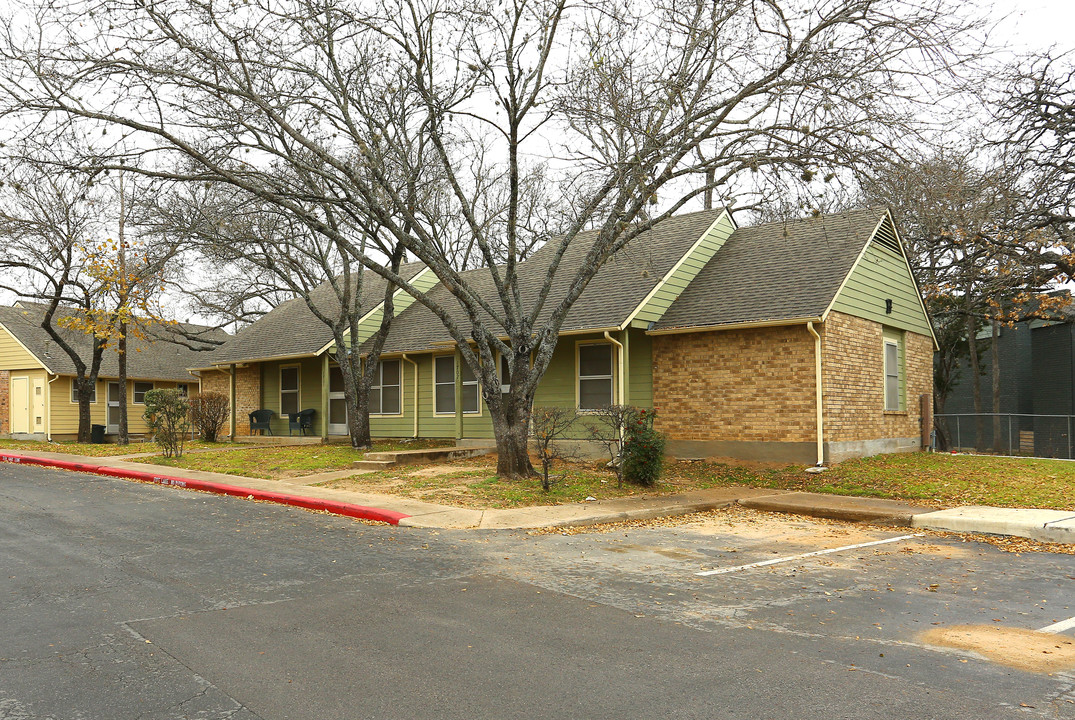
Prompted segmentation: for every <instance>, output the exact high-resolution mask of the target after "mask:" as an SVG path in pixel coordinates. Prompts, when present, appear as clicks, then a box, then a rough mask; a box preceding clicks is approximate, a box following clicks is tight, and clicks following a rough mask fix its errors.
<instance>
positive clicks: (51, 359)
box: [0, 301, 229, 440]
mask: <svg viewBox="0 0 1075 720" xmlns="http://www.w3.org/2000/svg"><path fill="white" fill-rule="evenodd" d="M45 310H46V306H45V305H42V304H39V303H32V302H26V301H20V302H17V303H15V304H14V305H13V306H10V307H0V436H3V437H12V438H20V439H37V440H74V439H76V438H77V437H78V399H77V397H76V393H75V383H74V380H75V377H76V370H75V366H74V363H73V362H72V361H71V358H70V356H68V354H67V353H66V352H65V351H64V350H63V349H62V348H60V347H59V346H58V345H57V344H56V342H55V341H54V340H53V339H52V338H51V337H50V336H49V334H48V333H47V332H46V331H45V329H44V328H43V327H42V326H41V321H42V318H43V317H44V314H45ZM71 312H72V311H71V310H69V309H61V310H59V311H58V312H57V318H59V317H62V316H63V315H66V314H70V313H71ZM182 329H183V330H185V331H187V332H188V333H191V334H192V336H193V337H194V340H190V339H188V338H182V339H180V338H179V337H178V336H177V335H176V334H174V333H173V332H172V331H171V329H170V328H169V326H167V325H154V324H149V325H146V327H145V329H144V331H143V333H144V334H145V337H144V338H142V337H135V336H134V335H131V336H130V337H129V339H128V352H127V425H128V432H130V433H132V434H138V433H144V432H146V429H147V428H146V424H145V420H143V419H142V411H143V410H144V404H145V393H146V392H147V391H149V390H153V389H160V388H177V389H179V390H180V391H181V392H186V393H190V394H193V393H196V392H197V391H198V378H197V377H195V376H193V375H191V374H190V372H189V371H188V370H187V368H188V367H191V366H192V365H196V364H198V360H197V359H196V358H197V356H198V355H199V354H200V353H203V352H205V351H207V350H208V349H211V348H213V347H216V343H219V342H222V341H224V340H225V339H226V338H228V337H229V336H228V335H227V333H224V332H223V331H221V330H215V329H212V328H209V327H205V326H201V325H191V324H184V325H183V327H182ZM59 332H60V335H61V337H63V339H64V342H67V343H68V344H70V345H71V346H72V347H74V348H76V350H78V351H79V352H80V356H81V357H83V358H84V359H85V360H86V361H87V362H88V360H89V356H90V352H91V347H90V346H91V342H90V338H89V336H88V335H86V334H85V333H82V332H80V331H78V330H73V329H66V328H60V329H59ZM118 374H119V364H118V356H117V353H116V352H115V350H114V349H106V350H105V353H104V356H103V357H102V359H101V369H100V372H99V374H98V377H97V383H96V387H95V388H94V394H93V396H92V397H91V399H90V422H91V423H93V424H96V425H104V426H105V432H106V437H107V435H115V434H116V433H118V432H119V394H120V393H119V381H118V379H117V376H118Z"/></svg>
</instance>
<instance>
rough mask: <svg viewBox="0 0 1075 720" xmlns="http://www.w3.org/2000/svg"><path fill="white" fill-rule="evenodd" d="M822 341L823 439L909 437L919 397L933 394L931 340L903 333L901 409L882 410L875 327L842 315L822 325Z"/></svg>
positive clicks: (917, 420)
mask: <svg viewBox="0 0 1075 720" xmlns="http://www.w3.org/2000/svg"><path fill="white" fill-rule="evenodd" d="M823 340H824V342H823V345H822V387H823V388H824V407H825V440H827V441H830V442H840V441H849V440H873V439H877V438H911V437H918V435H919V433H920V432H921V429H920V428H921V417H922V413H921V406H920V404H919V396H920V395H922V394H923V393H925V394H928V395H930V397H931V398H932V393H933V340H932V339H931V338H929V337H926V336H925V335H919V334H917V333H910V332H908V333H905V335H904V368H905V377H906V392H905V396H904V402H905V403H906V409H905V410H904V411H901V412H885V411H884V407H885V397H884V374H885V369H884V351H883V347H884V340H883V338H882V334H881V325H879V324H877V323H875V322H871V321H869V320H863V319H862V318H857V317H854V316H851V315H845V314H843V313H835V312H834V313H832V314H831V315H829V319H828V321H827V322H826V323H825V328H824V334H823Z"/></svg>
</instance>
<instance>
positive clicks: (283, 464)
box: [136, 440, 444, 480]
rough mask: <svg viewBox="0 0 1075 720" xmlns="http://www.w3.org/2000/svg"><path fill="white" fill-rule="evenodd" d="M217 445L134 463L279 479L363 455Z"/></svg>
mask: <svg viewBox="0 0 1075 720" xmlns="http://www.w3.org/2000/svg"><path fill="white" fill-rule="evenodd" d="M443 445H444V441H443V440H440V441H421V440H419V441H415V442H409V443H400V442H396V441H383V442H381V441H378V442H374V444H373V452H383V451H387V450H418V449H420V448H429V447H441V446H443ZM221 447H225V448H228V451H227V452H207V453H191V454H184V455H183V457H181V458H179V459H178V460H177V459H175V458H164V457H150V458H138V459H137V460H136V462H142V463H149V464H152V465H164V466H166V467H178V468H186V469H188V470H204V471H206V472H217V473H227V474H229V475H241V476H243V477H255V478H266V479H269V480H279V479H281V478H290V477H302V476H303V475H313V474H314V473H319V472H327V471H329V470H341V469H345V468H349V467H351V463H352V462H354V461H355V460H361V459H362V458H363V456H364V455H365V453H363V452H361V451H356V450H352V449H351V446H350V445H294V446H285V447H274V446H272V445H262V446H240V447H241V449H239V450H236V449H234V448H235V447H236V446H235V445H223V446H221Z"/></svg>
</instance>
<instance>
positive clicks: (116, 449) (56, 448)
mask: <svg viewBox="0 0 1075 720" xmlns="http://www.w3.org/2000/svg"><path fill="white" fill-rule="evenodd" d="M184 447H185V448H186V449H187V450H206V449H210V450H211V449H218V448H227V447H231V445H228V444H227V443H206V442H201V441H200V440H199V441H196V442H189V441H188V442H187V443H186V444H185V445H184ZM0 450H11V451H19V450H25V451H27V452H53V453H67V454H69V455H85V456H87V457H114V456H116V455H133V454H135V453H146V452H160V446H159V445H157V444H156V443H153V442H132V443H131V444H130V445H116V444H113V443H103V444H100V445H93V444H90V443H86V444H81V443H77V442H73V441H67V442H51V443H50V442H45V441H43V440H0Z"/></svg>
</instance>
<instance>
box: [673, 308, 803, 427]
mask: <svg viewBox="0 0 1075 720" xmlns="http://www.w3.org/2000/svg"><path fill="white" fill-rule="evenodd" d="M814 393H815V391H814V339H813V337H812V336H811V335H810V333H808V332H807V331H806V328H805V327H804V326H802V325H794V326H788V327H774V328H756V329H752V330H723V331H718V332H704V333H685V334H682V335H655V336H653V404H654V406H655V407H657V408H658V415H657V421H658V427H659V429H660V430H661V431H663V432H665V433H667V434H668V436H669V438H673V439H681V440H730V441H764V442H810V441H814V440H815V439H816V427H817V421H816V413H815V407H814V396H815V395H814Z"/></svg>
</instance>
